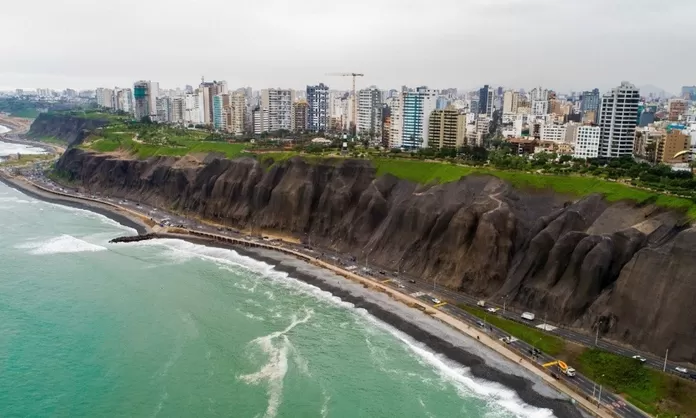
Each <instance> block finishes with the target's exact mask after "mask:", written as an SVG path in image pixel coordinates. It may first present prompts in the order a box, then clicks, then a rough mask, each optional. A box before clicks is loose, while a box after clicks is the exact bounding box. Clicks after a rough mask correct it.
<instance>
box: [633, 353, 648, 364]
mask: <svg viewBox="0 0 696 418" xmlns="http://www.w3.org/2000/svg"><path fill="white" fill-rule="evenodd" d="M631 358H632V359H633V360H638V361H640V362H641V363H645V362H646V361H648V359H646V358H645V357H643V356H639V355H637V354H636V355H635V356H633V357H631Z"/></svg>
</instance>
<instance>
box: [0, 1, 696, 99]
mask: <svg viewBox="0 0 696 418" xmlns="http://www.w3.org/2000/svg"><path fill="white" fill-rule="evenodd" d="M39 3H40V4H38V5H37V4H36V3H32V4H27V3H13V4H8V5H4V6H3V14H4V17H5V19H4V21H3V26H4V29H6V30H7V32H8V33H12V34H13V36H12V37H5V38H4V41H3V43H1V44H0V56H2V57H3V58H4V59H3V61H4V62H3V64H4V65H3V68H2V69H0V90H11V89H14V88H24V89H31V88H37V87H46V88H52V89H62V88H65V87H71V88H77V89H87V88H94V86H130V85H131V83H132V82H133V80H139V79H152V80H158V81H159V82H160V84H161V85H162V86H171V87H173V86H184V85H186V84H194V83H195V82H196V81H197V80H200V77H201V76H202V75H204V76H206V80H210V81H212V80H214V79H217V80H226V81H227V82H228V83H229V85H230V86H240V87H241V86H253V87H254V89H261V88H267V87H282V88H293V89H302V88H303V87H304V86H306V85H314V84H318V83H321V82H323V83H325V84H327V85H329V86H331V88H332V89H339V90H341V89H342V90H347V89H348V88H349V87H350V80H348V79H342V78H339V77H330V76H327V75H326V74H327V73H333V72H350V71H356V72H362V73H365V75H366V76H365V77H364V79H362V80H360V81H359V87H360V88H364V87H368V86H371V85H376V86H380V87H382V88H398V86H401V85H409V86H421V85H427V86H430V87H431V88H438V89H439V88H446V87H456V88H460V89H464V90H474V89H477V88H480V86H483V85H485V84H489V85H491V86H501V85H502V86H506V87H516V86H519V87H525V86H528V87H531V86H537V85H542V86H545V87H548V88H553V89H555V90H558V91H567V92H569V91H573V90H574V91H581V90H587V89H592V88H595V87H596V88H599V89H600V90H601V91H603V92H606V91H608V90H610V89H611V88H612V87H613V86H615V85H616V81H617V80H629V81H631V82H632V83H634V84H635V85H636V86H639V87H641V86H644V85H655V86H658V87H659V88H661V89H664V90H665V91H666V92H668V93H671V94H678V92H679V89H680V87H681V86H682V85H692V84H694V76H693V71H692V69H693V68H694V67H695V66H696V57H693V56H692V54H691V55H690V54H688V53H687V52H685V51H684V50H683V48H682V47H681V45H682V44H683V43H687V44H688V41H689V39H688V37H689V36H692V35H688V34H689V33H690V32H689V31H688V30H682V29H680V28H688V24H689V22H688V17H689V16H690V15H693V13H694V12H696V4H693V2H689V1H687V0H675V1H673V2H669V3H666V4H663V5H662V4H661V5H660V9H659V13H655V12H654V10H653V8H654V7H653V6H650V7H647V6H648V4H647V3H646V2H635V1H628V0H614V1H612V2H609V3H607V2H606V1H600V0H589V1H586V2H582V3H580V2H576V1H573V0H562V1H559V0H528V1H522V0H495V1H492V0H487V1H485V2H484V1H482V0H469V1H451V0H438V1H436V2H434V3H433V2H431V3H428V4H427V7H425V6H424V5H423V4H421V3H420V2H415V1H407V2H403V1H400V2H395V1H384V2H379V3H374V2H367V1H365V0H358V1H356V2H353V3H351V4H350V5H347V4H345V5H336V7H333V8H332V7H327V6H326V5H325V4H323V3H321V2H318V1H316V0H304V1H302V2H300V3H297V2H296V3H293V4H292V5H289V4H285V3H283V2H279V1H272V2H270V4H269V3H268V2H267V3H264V4H263V5H259V4H253V3H249V4H240V5H237V4H230V3H225V2H221V1H218V0H206V1H203V2H199V3H196V8H197V9H199V10H200V11H205V10H209V11H211V10H214V11H215V12H214V13H202V14H197V15H196V16H205V18H200V19H190V18H188V16H189V15H190V13H191V12H192V10H191V9H190V7H187V5H188V4H186V5H185V4H184V3H183V2H180V1H167V2H165V1H161V0H149V1H140V2H136V1H134V0H125V1H123V2H119V3H118V4H92V3H89V2H73V3H71V4H57V3H55V2H48V1H45V0H40V1H39ZM641 4H644V5H645V6H646V7H641ZM37 7H38V8H40V9H41V10H42V13H39V14H37V13H36V10H37ZM240 16H241V18H240ZM27 22H31V23H32V24H31V25H28V24H27ZM535 22H539V24H536V23H535ZM541 23H543V24H541ZM414 28H415V29H414ZM163 34H166V37H165V38H166V39H167V42H157V40H158V39H162V38H161V36H162V35H163ZM223 35H224V36H223ZM47 39H50V43H48V42H47V41H46V40H47ZM677 40H678V41H677ZM49 46H50V47H49ZM652 51H655V52H656V55H655V56H654V57H650V56H649V55H648V57H647V59H646V53H650V52H652ZM414 59H415V60H416V61H415V63H414ZM472 60H473V61H474V65H472Z"/></svg>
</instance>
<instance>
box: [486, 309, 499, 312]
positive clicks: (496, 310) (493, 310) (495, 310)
mask: <svg viewBox="0 0 696 418" xmlns="http://www.w3.org/2000/svg"><path fill="white" fill-rule="evenodd" d="M486 310H487V311H488V312H490V313H496V312H498V311H499V310H500V308H488V309H486Z"/></svg>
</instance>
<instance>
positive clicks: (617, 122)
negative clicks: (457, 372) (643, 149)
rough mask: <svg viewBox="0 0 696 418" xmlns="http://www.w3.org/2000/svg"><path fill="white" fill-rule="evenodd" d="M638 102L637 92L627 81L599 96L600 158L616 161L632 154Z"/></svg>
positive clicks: (638, 93) (638, 94)
mask: <svg viewBox="0 0 696 418" xmlns="http://www.w3.org/2000/svg"><path fill="white" fill-rule="evenodd" d="M639 101H640V92H639V91H638V89H637V88H636V86H634V85H633V84H630V83H628V82H626V81H623V82H621V85H620V86H619V87H616V88H614V89H612V90H611V92H609V93H606V94H605V95H604V96H602V102H601V105H600V112H599V127H600V128H601V136H600V142H599V156H600V157H605V158H618V157H622V156H626V155H631V154H632V153H633V141H634V138H635V131H636V119H637V118H638V102H639Z"/></svg>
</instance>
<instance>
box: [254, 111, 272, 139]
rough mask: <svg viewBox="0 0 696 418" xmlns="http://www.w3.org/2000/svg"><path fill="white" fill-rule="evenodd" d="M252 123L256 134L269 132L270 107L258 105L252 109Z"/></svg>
mask: <svg viewBox="0 0 696 418" xmlns="http://www.w3.org/2000/svg"><path fill="white" fill-rule="evenodd" d="M251 117H252V124H253V126H254V134H256V135H259V134H262V133H264V132H268V128H267V126H268V123H269V120H268V109H263V108H260V107H257V108H256V109H254V110H253V111H252V116H251Z"/></svg>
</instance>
